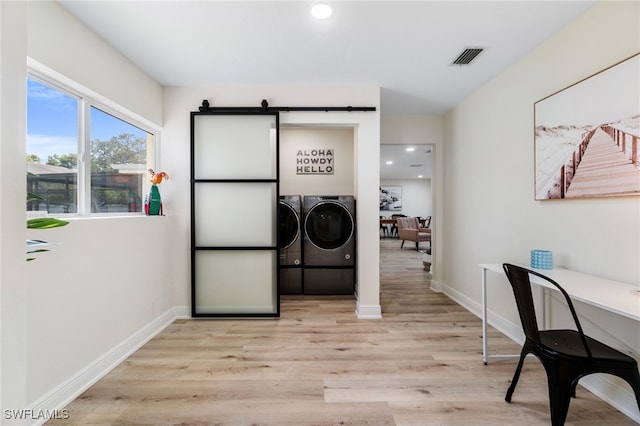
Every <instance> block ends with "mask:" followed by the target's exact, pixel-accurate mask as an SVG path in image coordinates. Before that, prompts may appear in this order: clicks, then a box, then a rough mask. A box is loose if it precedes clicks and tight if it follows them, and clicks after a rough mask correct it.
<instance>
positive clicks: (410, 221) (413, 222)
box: [397, 217, 418, 230]
mask: <svg viewBox="0 0 640 426" xmlns="http://www.w3.org/2000/svg"><path fill="white" fill-rule="evenodd" d="M397 222H398V229H415V230H417V229H418V218H415V217H399V218H398V219H397Z"/></svg>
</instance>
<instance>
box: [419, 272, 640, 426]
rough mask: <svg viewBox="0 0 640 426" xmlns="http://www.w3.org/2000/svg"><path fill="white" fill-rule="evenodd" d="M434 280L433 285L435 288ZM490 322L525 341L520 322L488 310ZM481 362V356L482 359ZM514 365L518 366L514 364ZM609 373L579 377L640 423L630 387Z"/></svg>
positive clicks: (476, 309)
mask: <svg viewBox="0 0 640 426" xmlns="http://www.w3.org/2000/svg"><path fill="white" fill-rule="evenodd" d="M433 285H434V282H433V281H432V283H431V286H432V288H433ZM436 288H438V290H435V289H434V291H438V292H442V293H444V294H446V295H447V296H449V297H450V298H451V299H452V300H453V301H454V302H456V303H458V304H459V305H460V306H462V307H464V308H465V309H467V310H468V311H469V312H471V313H472V314H474V315H476V316H477V317H478V318H482V304H480V303H478V302H476V301H475V300H473V299H470V298H469V297H467V296H465V295H464V294H462V293H460V292H458V291H457V290H456V289H454V288H452V287H449V286H447V285H446V284H444V283H440V282H438V283H437V285H436ZM487 323H488V324H489V325H491V326H492V327H494V328H495V329H496V330H498V331H500V332H501V333H502V334H504V335H505V336H507V337H508V338H510V339H511V340H513V341H514V342H516V343H518V344H520V345H521V344H522V343H523V342H524V333H523V332H522V327H521V325H520V324H514V323H512V322H510V321H508V320H506V319H505V318H503V317H501V316H500V315H498V314H496V313H495V312H493V311H491V310H487ZM479 361H480V362H482V360H479ZM514 368H515V367H514ZM607 376H608V375H606V374H593V375H590V376H587V377H583V378H582V379H580V385H581V386H583V387H584V388H585V389H587V390H588V391H590V392H591V393H593V394H594V395H596V396H598V397H599V398H601V399H602V400H604V401H606V402H607V403H609V404H611V405H612V406H613V407H615V408H616V409H618V410H619V411H620V412H622V413H624V414H625V415H626V416H628V417H629V418H631V419H632V420H634V421H636V422H638V423H640V411H638V405H637V403H636V399H635V396H634V394H633V391H632V390H631V387H630V386H628V385H626V384H625V385H623V386H620V385H619V384H618V383H617V382H614V381H613V380H611V379H609V378H608V377H607Z"/></svg>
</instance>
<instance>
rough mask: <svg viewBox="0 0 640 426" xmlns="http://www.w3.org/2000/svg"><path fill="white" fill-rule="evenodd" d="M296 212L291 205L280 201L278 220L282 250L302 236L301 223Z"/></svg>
mask: <svg viewBox="0 0 640 426" xmlns="http://www.w3.org/2000/svg"><path fill="white" fill-rule="evenodd" d="M299 220H300V219H299V217H298V214H297V213H296V211H295V210H294V209H293V207H291V206H290V205H289V204H287V203H285V202H282V201H280V215H279V218H278V223H279V225H278V238H279V244H280V247H279V248H280V249H286V248H289V247H290V246H291V244H293V243H294V242H295V241H296V240H297V239H298V235H299V234H300V222H299Z"/></svg>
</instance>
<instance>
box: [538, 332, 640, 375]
mask: <svg viewBox="0 0 640 426" xmlns="http://www.w3.org/2000/svg"><path fill="white" fill-rule="evenodd" d="M585 338H586V340H587V345H589V349H590V350H591V354H592V355H593V360H594V361H598V360H601V361H607V360H611V361H614V362H616V363H619V362H627V363H629V366H634V365H635V360H634V359H633V358H631V357H630V356H628V355H626V354H624V353H622V352H620V351H618V350H617V349H614V348H612V347H610V346H607V345H605V344H604V343H602V342H599V341H598V340H595V339H593V338H591V337H589V336H586V335H585ZM540 341H541V343H542V345H543V346H545V347H546V348H548V349H550V350H551V351H552V352H555V353H556V354H559V355H567V356H568V357H570V358H574V357H580V358H585V359H586V358H588V355H587V353H586V351H585V349H584V346H583V344H582V340H581V339H580V334H579V333H578V332H577V331H575V330H543V331H540Z"/></svg>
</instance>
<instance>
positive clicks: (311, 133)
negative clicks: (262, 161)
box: [280, 127, 355, 195]
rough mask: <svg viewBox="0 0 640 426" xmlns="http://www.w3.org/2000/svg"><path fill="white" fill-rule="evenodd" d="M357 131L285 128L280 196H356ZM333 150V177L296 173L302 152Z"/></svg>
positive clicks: (281, 151)
mask: <svg viewBox="0 0 640 426" xmlns="http://www.w3.org/2000/svg"><path fill="white" fill-rule="evenodd" d="M353 138H354V131H353V128H300V127H296V128H286V127H285V128H281V129H280V194H287V195H354V193H355V185H354V161H353V152H354V140H353ZM313 149H331V150H333V154H334V155H333V162H334V164H333V174H321V175H299V174H296V167H297V164H296V160H297V158H298V157H297V152H298V150H303V151H304V150H307V151H311V150H313Z"/></svg>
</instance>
